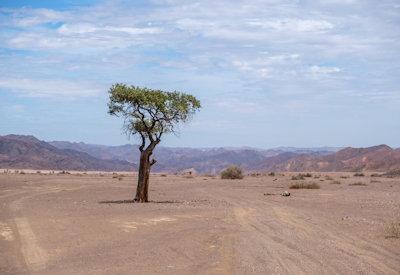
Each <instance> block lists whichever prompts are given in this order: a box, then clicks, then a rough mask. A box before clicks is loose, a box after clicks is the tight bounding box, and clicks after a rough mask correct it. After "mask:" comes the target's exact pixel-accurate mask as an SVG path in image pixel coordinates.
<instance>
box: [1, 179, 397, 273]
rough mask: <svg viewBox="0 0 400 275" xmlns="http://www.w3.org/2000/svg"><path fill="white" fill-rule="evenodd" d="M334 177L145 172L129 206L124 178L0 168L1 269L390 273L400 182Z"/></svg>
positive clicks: (130, 190) (394, 261)
mask: <svg viewBox="0 0 400 275" xmlns="http://www.w3.org/2000/svg"><path fill="white" fill-rule="evenodd" d="M331 175H334V174H331ZM349 175H350V174H349ZM334 177H335V178H336V179H338V180H340V181H341V184H330V182H331V181H330V180H324V181H320V180H321V179H323V177H321V178H320V179H307V180H306V181H314V182H318V183H319V184H320V186H321V189H317V190H290V192H291V193H292V196H290V197H282V196H280V195H279V194H280V193H281V192H282V191H283V190H289V189H288V186H289V184H291V183H293V182H294V181H292V180H290V176H289V175H286V176H277V177H269V176H265V177H247V178H245V179H244V180H237V181H229V180H220V179H213V178H210V177H208V178H206V177H195V178H185V177H179V176H170V175H168V176H167V177H162V176H161V175H153V176H152V178H151V186H150V196H151V200H153V202H152V203H148V204H133V203H130V202H129V201H124V200H130V199H131V198H132V196H133V191H134V190H133V189H134V188H133V187H134V182H135V179H134V178H133V177H130V176H129V177H128V176H126V177H124V178H123V179H122V180H121V181H120V180H118V179H116V178H112V176H111V175H103V176H100V175H28V174H26V175H5V174H1V175H0V199H1V204H0V208H1V209H0V210H1V212H0V247H1V249H0V273H1V274H8V273H10V274H15V273H37V274H99V273H100V274H115V273H120V274H121V273H122V274H128V273H130V274H132V273H133V274H337V273H340V274H354V273H360V274H399V273H400V239H393V238H385V233H384V228H385V224H386V223H387V222H391V221H396V220H397V221H399V218H400V179H385V178H378V179H377V180H378V181H379V182H371V179H372V178H370V177H369V176H367V177H363V178H361V179H360V178H355V177H352V176H351V175H350V178H348V179H341V178H339V174H336V175H334ZM275 178H276V179H277V180H275V181H274V179H275ZM375 180H376V179H375ZM359 181H363V182H365V183H366V184H367V186H349V183H352V182H359ZM265 194H268V195H265Z"/></svg>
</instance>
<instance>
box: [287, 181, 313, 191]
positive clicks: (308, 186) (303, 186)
mask: <svg viewBox="0 0 400 275" xmlns="http://www.w3.org/2000/svg"><path fill="white" fill-rule="evenodd" d="M289 188H290V189H319V188H320V186H319V185H318V183H315V182H313V183H307V182H299V183H293V184H291V185H290V186H289Z"/></svg>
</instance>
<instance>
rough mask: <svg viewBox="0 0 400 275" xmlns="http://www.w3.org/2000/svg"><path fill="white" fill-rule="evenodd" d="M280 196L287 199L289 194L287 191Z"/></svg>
mask: <svg viewBox="0 0 400 275" xmlns="http://www.w3.org/2000/svg"><path fill="white" fill-rule="evenodd" d="M281 195H282V196H284V197H289V196H290V193H289V192H288V191H283V193H282V194H281Z"/></svg>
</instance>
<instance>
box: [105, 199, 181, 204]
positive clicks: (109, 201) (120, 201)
mask: <svg viewBox="0 0 400 275" xmlns="http://www.w3.org/2000/svg"><path fill="white" fill-rule="evenodd" d="M99 203H100V204H125V203H138V202H135V201H134V200H107V201H99ZM146 203H184V202H183V201H174V200H167V201H148V202H146Z"/></svg>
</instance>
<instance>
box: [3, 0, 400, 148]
mask: <svg viewBox="0 0 400 275" xmlns="http://www.w3.org/2000/svg"><path fill="white" fill-rule="evenodd" d="M115 82H124V83H128V84H133V85H138V86H147V87H150V88H157V89H165V90H178V91H183V92H188V93H192V94H194V95H196V96H197V97H198V98H199V99H200V100H201V101H202V105H203V108H202V110H201V112H199V113H198V114H196V116H195V117H194V119H193V120H192V121H191V122H190V123H189V124H188V125H184V126H182V127H180V129H181V131H180V134H179V135H177V136H169V137H167V138H166V139H165V140H164V141H163V145H167V146H191V147H213V146H252V147H263V148H270V147H276V146H297V147H315V146H357V147H358V146H371V145H376V144H383V143H385V144H388V145H390V146H393V147H400V139H399V136H400V85H399V84H400V2H399V1H394V0H392V1H390V0H382V1H375V0H371V1H368V0H324V1H322V0H313V1H311V0H263V1H261V0H260V1H252V0H250V1H226V0H221V1H209V0H204V1H198V2H195V1H192V2H191V1H176V0H153V1H88V0H87V1H77V0H66V1H27V0H26V1H9V0H6V1H4V0H1V1H0V116H1V118H2V119H1V120H0V135H3V134H9V133H15V134H32V135H35V136H37V137H38V138H41V139H44V140H69V141H84V142H89V143H97V144H114V145H117V144H124V143H127V142H128V140H127V137H126V136H125V135H124V134H123V133H122V132H121V126H122V121H121V120H120V119H118V118H114V117H109V116H108V115H107V106H106V104H107V90H108V88H109V87H110V86H111V84H113V83H115ZM131 142H134V140H131Z"/></svg>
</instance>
